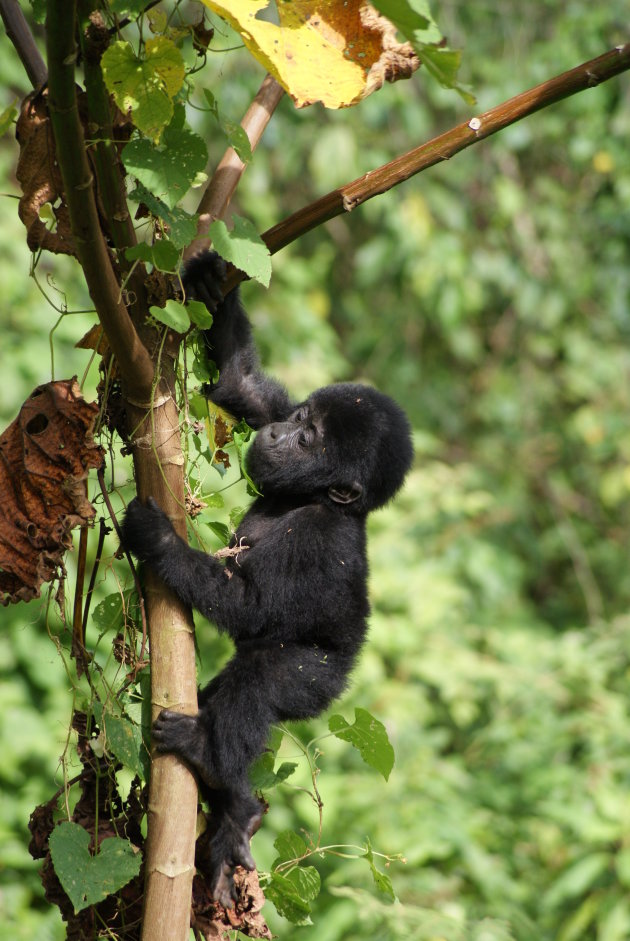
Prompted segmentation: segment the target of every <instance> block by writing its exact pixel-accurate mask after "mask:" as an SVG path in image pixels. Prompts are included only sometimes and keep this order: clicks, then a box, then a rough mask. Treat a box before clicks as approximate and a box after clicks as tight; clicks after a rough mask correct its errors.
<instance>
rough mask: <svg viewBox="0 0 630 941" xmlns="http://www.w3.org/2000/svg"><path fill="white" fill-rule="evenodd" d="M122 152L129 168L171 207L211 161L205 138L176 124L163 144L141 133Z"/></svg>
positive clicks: (170, 128) (167, 134)
mask: <svg viewBox="0 0 630 941" xmlns="http://www.w3.org/2000/svg"><path fill="white" fill-rule="evenodd" d="M121 156H122V162H123V163H124V165H125V167H126V169H127V170H128V172H129V173H131V174H132V175H133V176H135V177H136V179H138V180H139V181H140V183H141V184H142V185H143V186H144V187H145V188H146V189H148V190H150V191H151V192H152V193H153V194H154V195H155V196H157V198H158V199H159V200H161V201H163V202H164V203H165V204H166V205H167V206H168V208H169V209H172V208H173V207H174V206H175V204H176V203H177V202H179V200H180V199H181V198H182V197H183V196H184V195H185V193H186V192H187V191H188V189H189V188H190V186H191V185H192V184H193V183H194V182H195V181H196V180H197V179H198V178H199V174H200V173H202V171H203V169H204V167H205V166H206V163H207V161H208V151H207V149H206V145H205V143H204V141H203V139H202V138H201V137H200V136H199V135H198V134H195V133H194V132H193V131H191V130H189V129H188V128H176V127H175V126H169V127H167V128H166V130H165V131H164V134H163V136H162V143H161V144H160V145H157V144H154V143H152V142H151V141H150V140H147V138H146V137H138V138H136V139H135V140H131V141H129V143H128V144H127V145H126V146H125V147H124V148H123V151H122V155H121ZM149 208H150V207H149Z"/></svg>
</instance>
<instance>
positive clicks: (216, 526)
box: [206, 465, 232, 546]
mask: <svg viewBox="0 0 630 941" xmlns="http://www.w3.org/2000/svg"><path fill="white" fill-rule="evenodd" d="M219 466H221V465H219ZM206 526H207V527H208V528H209V529H211V530H212V532H213V533H214V535H215V536H218V537H219V539H220V540H221V542H222V543H223V545H224V546H228V545H229V544H230V539H231V538H232V533H231V532H230V530H229V529H228V528H227V526H226V525H225V523H217V522H216V520H210V521H209V522H207V523H206Z"/></svg>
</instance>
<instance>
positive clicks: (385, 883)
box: [364, 840, 396, 902]
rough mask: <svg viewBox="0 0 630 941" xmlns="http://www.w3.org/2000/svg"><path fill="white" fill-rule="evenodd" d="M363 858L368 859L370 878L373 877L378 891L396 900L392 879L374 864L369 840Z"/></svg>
mask: <svg viewBox="0 0 630 941" xmlns="http://www.w3.org/2000/svg"><path fill="white" fill-rule="evenodd" d="M364 858H365V859H367V861H368V865H369V867H370V870H371V872H372V878H373V879H374V885H375V886H376V888H377V889H378V891H379V892H382V893H383V895H386V896H387V897H388V898H389V899H391V901H392V902H394V901H396V893H395V892H394V887H393V885H392V880H391V879H390V878H389V876H386V875H385V873H384V872H381V871H380V870H379V869H377V868H376V866H375V865H374V854H373V852H372V847H371V845H370V841H369V840H368V841H367V848H366V850H365V857H364Z"/></svg>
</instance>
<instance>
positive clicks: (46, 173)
mask: <svg viewBox="0 0 630 941" xmlns="http://www.w3.org/2000/svg"><path fill="white" fill-rule="evenodd" d="M47 95H48V92H47V91H46V90H44V91H41V92H34V93H33V94H32V95H29V96H28V98H26V99H25V100H24V103H23V105H22V110H21V112H20V116H19V118H18V120H17V127H16V131H15V136H16V137H17V140H18V143H19V145H20V157H19V160H18V165H17V170H16V176H17V178H18V182H19V184H20V186H21V188H22V193H23V195H22V198H21V199H20V202H19V208H18V212H19V215H20V219H21V220H22V222H23V223H24V225H25V226H26V231H27V236H26V240H27V242H28V247H29V248H30V249H31V251H36V250H37V249H39V248H44V249H47V250H48V251H49V252H55V253H56V254H65V255H74V254H75V250H74V242H73V239H72V233H71V231H70V218H69V216H68V210H67V208H66V205H65V203H64V202H60V200H61V198H62V194H63V183H62V181H61V173H60V172H59V167H58V165H57V161H56V158H55V142H54V138H53V131H52V127H51V124H50V119H49V117H48V105H47ZM45 203H50V204H51V206H52V207H53V211H54V214H55V218H56V220H57V226H56V231H55V232H51V231H50V230H49V229H47V228H46V226H45V224H44V223H43V222H42V220H41V219H40V217H39V211H40V209H41V207H42V206H43V205H44V204H45ZM57 203H59V205H56V204H57Z"/></svg>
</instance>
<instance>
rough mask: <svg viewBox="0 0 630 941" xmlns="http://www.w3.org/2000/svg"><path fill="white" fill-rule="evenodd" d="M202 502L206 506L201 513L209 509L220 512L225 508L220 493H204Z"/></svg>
mask: <svg viewBox="0 0 630 941" xmlns="http://www.w3.org/2000/svg"><path fill="white" fill-rule="evenodd" d="M203 502H204V503H205V504H206V506H205V507H204V508H203V510H202V513H205V512H206V510H210V509H214V510H222V509H223V507H224V506H225V500H224V499H223V497H222V496H221V494H220V493H204V495H203Z"/></svg>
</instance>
